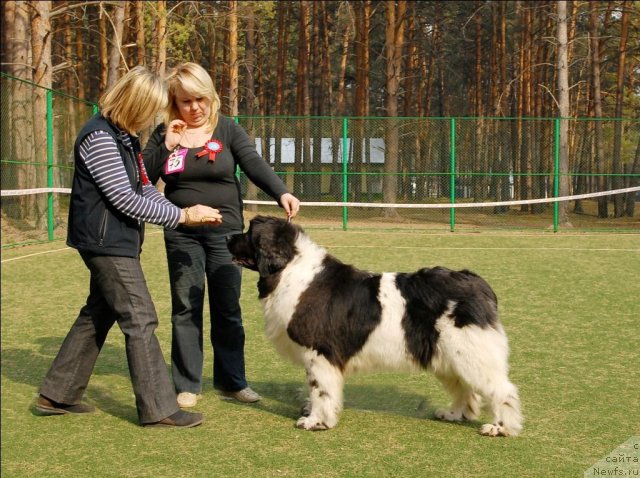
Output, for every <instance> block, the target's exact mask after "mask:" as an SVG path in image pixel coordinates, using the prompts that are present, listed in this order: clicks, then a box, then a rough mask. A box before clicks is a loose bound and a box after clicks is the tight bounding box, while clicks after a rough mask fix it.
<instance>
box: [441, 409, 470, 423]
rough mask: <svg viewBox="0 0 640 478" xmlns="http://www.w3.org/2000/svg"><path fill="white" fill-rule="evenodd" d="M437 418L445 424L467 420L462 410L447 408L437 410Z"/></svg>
mask: <svg viewBox="0 0 640 478" xmlns="http://www.w3.org/2000/svg"><path fill="white" fill-rule="evenodd" d="M435 417H436V418H437V419H438V420H444V421H445V422H461V421H463V420H466V418H465V416H464V414H463V413H462V410H448V409H446V408H440V409H438V410H436V412H435Z"/></svg>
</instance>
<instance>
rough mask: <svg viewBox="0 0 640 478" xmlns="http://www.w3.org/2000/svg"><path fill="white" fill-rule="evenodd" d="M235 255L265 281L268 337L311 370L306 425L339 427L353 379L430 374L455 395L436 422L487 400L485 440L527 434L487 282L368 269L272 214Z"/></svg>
mask: <svg viewBox="0 0 640 478" xmlns="http://www.w3.org/2000/svg"><path fill="white" fill-rule="evenodd" d="M228 248H229V250H230V251H231V254H232V255H233V257H234V260H235V262H236V263H238V264H240V265H242V266H244V267H247V268H249V269H252V270H255V271H258V273H259V274H260V279H259V281H258V291H259V297H260V300H261V302H262V306H263V309H264V316H265V331H266V334H267V337H268V338H269V339H270V340H271V341H272V342H273V344H274V345H275V347H276V349H277V350H278V352H280V354H282V355H284V356H285V357H288V358H290V359H292V360H293V361H294V362H297V363H300V364H302V365H304V367H305V369H306V372H307V383H308V386H309V401H308V402H307V405H310V408H309V407H308V408H307V412H308V414H307V413H303V416H302V417H301V418H300V419H298V422H297V425H296V426H297V427H299V428H304V429H306V430H325V429H328V428H332V427H334V426H335V425H336V424H337V423H338V414H339V413H340V411H341V409H342V390H343V384H344V377H345V376H346V375H347V374H348V373H351V372H355V371H361V370H380V369H396V370H397V369H412V368H413V369H419V368H423V369H428V370H431V371H432V372H433V373H434V374H435V375H436V377H438V379H439V380H440V381H441V382H442V384H443V385H444V387H445V388H446V390H447V391H448V392H449V393H450V394H451V395H452V397H453V404H452V405H451V408H449V409H446V410H438V411H436V414H435V415H436V418H439V419H442V420H447V421H462V420H474V419H476V418H477V416H478V414H479V412H480V408H481V400H484V402H485V404H486V405H487V406H488V409H489V410H490V411H491V413H492V415H493V421H492V423H488V424H485V425H483V426H482V427H481V429H480V433H481V434H482V435H489V436H509V435H517V434H518V433H519V432H520V430H521V429H522V420H523V419H522V415H521V413H520V400H519V398H518V391H517V388H516V387H515V385H513V384H512V383H511V382H510V381H509V378H508V365H507V356H508V353H509V349H508V345H507V337H506V335H505V333H504V330H503V328H502V326H501V324H500V322H499V320H498V314H497V299H496V296H495V294H494V292H493V290H492V289H491V287H490V286H489V284H487V283H486V282H485V281H484V280H483V279H482V278H480V277H479V276H478V275H476V274H474V273H473V272H470V271H467V270H463V271H451V270H449V269H446V268H443V267H434V268H431V269H429V268H425V269H421V270H419V271H417V272H414V273H388V272H387V273H382V274H375V273H371V272H366V271H362V270H358V269H356V268H355V267H353V266H351V265H347V264H343V263H342V262H340V261H339V260H338V259H336V258H335V257H333V256H331V255H330V254H329V253H327V251H326V250H325V249H323V248H322V247H320V246H319V245H317V244H315V243H314V242H313V241H312V240H311V239H310V238H309V236H307V234H305V233H304V231H303V230H302V229H301V228H300V227H299V226H296V225H293V224H290V223H288V222H287V221H285V220H282V219H278V218H273V217H265V216H257V217H256V218H254V219H253V220H251V223H250V227H249V230H248V231H247V232H246V233H244V234H238V235H234V236H232V237H231V238H230V239H229V242H228Z"/></svg>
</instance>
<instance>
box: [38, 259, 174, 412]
mask: <svg viewBox="0 0 640 478" xmlns="http://www.w3.org/2000/svg"><path fill="white" fill-rule="evenodd" d="M80 255H81V257H82V259H83V260H84V263H85V265H86V266H87V268H88V269H89V271H90V273H91V280H90V284H89V296H88V297H87V303H86V305H85V306H84V307H82V309H81V310H80V313H79V315H78V318H77V319H76V321H75V323H74V324H73V326H72V327H71V330H70V331H69V333H68V334H67V337H66V338H65V339H64V342H63V343H62V346H61V347H60V351H59V352H58V355H57V356H56V358H55V359H54V361H53V364H52V365H51V368H50V369H49V372H48V373H47V375H46V377H45V379H44V382H43V384H42V386H41V387H40V394H42V395H44V396H45V397H47V398H49V399H51V400H53V401H56V402H60V403H68V404H74V403H78V402H79V401H80V399H81V398H82V395H83V394H84V391H85V389H86V388H87V384H88V383H89V378H90V377H91V373H92V372H93V368H94V366H95V363H96V360H97V358H98V354H99V353H100V350H101V349H102V346H103V345H104V342H105V340H106V338H107V334H108V333H109V330H110V329H111V327H112V326H113V324H114V323H115V322H117V323H118V326H119V327H120V330H122V333H123V334H124V338H125V349H126V352H127V362H128V364H129V373H130V375H131V383H132V384H133V392H134V394H135V397H136V408H137V410H138V418H139V420H140V423H152V422H157V421H159V420H162V419H163V418H166V417H168V416H169V415H172V414H173V413H175V412H177V411H178V410H179V408H178V404H177V402H176V394H175V390H174V389H173V387H172V386H171V380H170V378H169V372H168V371H167V365H166V363H165V361H164V357H163V356H162V350H161V349H160V344H159V343H158V339H157V337H156V335H155V329H156V327H157V326H158V317H157V315H156V310H155V307H154V305H153V302H152V300H151V296H150V295H149V290H148V288H147V283H146V281H145V278H144V274H143V272H142V267H141V265H140V260H139V259H137V258H130V257H113V256H98V255H95V254H91V253H87V252H80Z"/></svg>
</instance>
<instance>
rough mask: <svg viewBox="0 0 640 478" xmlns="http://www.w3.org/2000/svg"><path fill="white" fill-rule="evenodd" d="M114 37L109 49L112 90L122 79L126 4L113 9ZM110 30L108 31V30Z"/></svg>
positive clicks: (108, 82)
mask: <svg viewBox="0 0 640 478" xmlns="http://www.w3.org/2000/svg"><path fill="white" fill-rule="evenodd" d="M112 20H113V25H112V27H113V35H109V38H111V48H110V49H109V74H108V76H107V88H111V87H112V86H113V85H114V84H115V82H116V81H118V78H120V60H122V35H123V33H124V3H122V2H119V3H118V4H117V5H115V6H114V7H113V15H112ZM107 30H108V29H107Z"/></svg>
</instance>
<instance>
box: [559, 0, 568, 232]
mask: <svg viewBox="0 0 640 478" xmlns="http://www.w3.org/2000/svg"><path fill="white" fill-rule="evenodd" d="M557 12H558V32H557V33H558V38H557V40H558V63H557V65H558V66H557V67H558V108H559V111H558V116H559V117H560V138H559V140H560V166H559V169H560V170H559V175H560V178H559V179H560V184H559V186H560V189H559V194H560V196H568V195H569V148H568V146H569V143H568V139H569V138H568V134H569V123H568V118H569V114H570V113H569V56H568V52H567V2H566V0H559V1H558V3H557ZM558 213H559V223H560V224H562V225H569V216H568V203H567V201H561V202H560V203H559V204H558Z"/></svg>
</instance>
